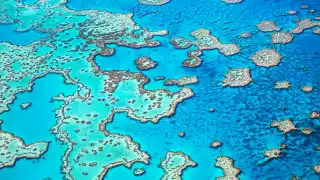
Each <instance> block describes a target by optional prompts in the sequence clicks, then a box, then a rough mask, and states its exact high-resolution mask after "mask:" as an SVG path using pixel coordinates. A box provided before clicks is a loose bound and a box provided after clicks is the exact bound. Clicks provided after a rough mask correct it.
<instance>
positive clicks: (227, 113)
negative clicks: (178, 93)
mask: <svg viewBox="0 0 320 180" xmlns="http://www.w3.org/2000/svg"><path fill="white" fill-rule="evenodd" d="M304 4H307V5H309V6H310V7H311V8H312V9H315V10H316V12H315V13H313V14H312V13H310V12H308V10H300V9H299V6H300V5H304ZM67 6H68V7H70V8H73V9H76V10H82V9H100V10H107V11H110V12H120V13H134V17H133V19H134V21H135V22H137V24H138V25H140V26H141V27H145V28H148V29H149V30H152V31H157V30H161V29H167V30H169V36H165V37H160V38H158V39H159V40H160V41H161V43H162V45H161V46H160V47H157V48H142V49H132V48H126V47H116V53H115V55H113V56H111V57H99V56H98V57H96V59H95V60H96V62H97V64H98V65H99V66H100V67H101V68H102V69H106V70H111V69H121V70H128V71H131V72H138V71H139V70H138V69H137V68H136V67H135V66H134V60H135V59H136V58H137V57H139V56H145V55H148V56H150V57H151V58H152V59H154V60H155V61H157V62H158V63H159V65H158V66H157V68H154V69H151V70H149V71H144V72H143V73H144V74H146V75H147V76H148V77H149V78H153V77H156V76H160V75H163V76H165V77H167V78H179V77H181V76H186V75H194V76H198V78H199V83H198V84H196V85H192V86H189V87H191V88H192V89H193V90H194V92H195V96H194V97H193V98H191V99H188V100H186V101H184V102H183V103H181V104H179V105H178V107H177V111H176V114H175V115H174V116H172V117H169V118H163V119H161V120H160V122H159V123H158V124H153V123H140V122H138V121H136V120H133V119H130V118H129V117H126V115H125V114H117V115H116V116H115V118H114V120H113V122H112V123H110V124H107V127H106V128H107V129H108V130H109V131H111V132H116V133H120V134H124V135H129V136H131V137H132V138H133V140H134V141H135V142H137V143H139V144H140V146H141V149H142V150H144V151H146V152H148V154H150V155H151V157H152V158H151V164H150V165H148V166H146V165H143V164H135V165H134V166H133V168H135V167H145V169H146V171H147V172H146V174H145V175H144V176H141V177H135V176H133V168H131V169H127V168H124V167H122V166H120V167H116V168H113V169H111V170H110V171H109V172H108V175H107V176H106V177H105V179H106V180H118V179H121V180H122V179H125V180H130V179H137V180H138V179H139V180H153V179H160V177H161V176H162V175H163V173H164V172H163V171H162V170H161V169H160V168H159V167H158V165H159V163H160V161H161V160H163V159H164V156H165V153H166V152H167V151H182V152H184V153H186V154H188V155H190V157H191V159H192V160H194V161H196V162H197V163H198V166H197V167H196V168H189V169H187V170H186V171H184V173H183V176H182V178H183V180H194V179H199V180H207V179H214V178H216V177H218V176H221V175H222V171H221V170H220V169H218V168H215V167H214V162H215V159H216V157H218V156H222V155H223V156H229V157H231V158H233V159H234V160H235V166H236V167H238V168H240V169H241V170H242V173H241V175H240V176H239V178H240V179H244V180H247V179H248V180H251V179H259V180H260V179H261V180H269V179H270V180H273V179H274V180H282V179H289V178H290V176H291V175H292V174H295V175H297V176H298V177H301V178H302V179H304V180H305V179H306V180H317V179H319V175H317V174H316V173H315V172H314V171H313V170H312V169H311V167H312V165H314V164H317V163H320V154H319V152H317V151H316V150H315V148H316V147H317V146H318V145H320V134H319V131H320V123H319V121H315V120H311V119H309V118H308V116H309V113H310V112H311V111H314V110H319V109H320V98H319V97H320V95H319V94H320V93H319V87H320V78H319V77H320V71H319V67H320V36H319V35H315V34H313V33H312V30H307V31H305V32H304V33H302V34H300V35H298V36H296V37H295V38H294V41H293V42H292V43H290V44H288V45H276V46H274V45H272V44H271V41H270V37H269V34H268V33H261V32H258V31H257V29H256V27H255V25H256V24H258V23H259V22H260V21H262V20H274V21H276V23H277V25H278V26H280V27H283V28H284V31H285V30H287V29H289V28H292V27H293V26H294V23H293V20H294V19H297V18H301V19H303V18H310V17H315V16H320V1H318V0H313V1H310V0H309V1H308V0H300V1H299V0H295V1H294V0H268V1H266V0H244V1H243V3H241V4H234V5H225V4H224V3H222V2H220V1H218V0H215V1H212V0H199V1H192V0H184V1H182V0H172V1H171V2H170V3H168V4H166V5H163V6H160V7H157V6H145V5H139V4H138V3H137V1H136V0H118V1H114V0H105V1H93V0H91V1H89V0H83V1H80V0H69V1H68V3H67ZM290 9H296V10H299V12H298V14H297V15H295V16H284V14H286V12H287V11H288V10H290ZM154 10H157V11H158V12H157V13H154ZM145 12H147V13H146V15H145ZM198 28H208V29H210V30H211V31H212V35H214V36H217V37H219V39H220V40H221V41H222V42H226V43H228V42H232V43H237V44H238V45H239V46H240V48H241V49H242V52H241V53H240V54H237V55H235V56H232V57H225V56H223V55H221V54H220V53H218V51H216V50H213V51H205V52H204V55H202V56H201V58H202V59H203V63H202V65H201V66H200V67H198V68H192V69H190V68H183V67H182V61H183V60H184V59H185V58H186V53H187V50H177V49H173V47H172V45H171V44H170V43H169V39H168V38H171V37H174V36H183V37H187V38H190V39H191V37H190V32H191V31H193V30H196V29H198ZM12 30H13V28H12V27H10V26H9V25H5V28H2V27H1V31H0V35H1V34H6V36H5V37H4V36H2V37H1V38H0V40H1V41H10V42H12V43H14V44H28V43H30V42H32V41H34V40H37V39H39V38H40V36H39V35H38V34H36V33H35V34H33V32H26V33H21V34H22V35H19V36H21V38H19V39H18V40H17V35H16V33H15V32H13V31H12ZM248 31H249V32H252V33H256V34H255V36H254V37H253V38H251V39H247V40H243V39H239V38H238V35H239V34H240V33H242V32H248ZM22 39H25V40H22ZM266 47H274V48H275V49H277V50H278V51H279V52H280V53H281V54H282V56H283V57H284V58H283V59H282V61H281V63H280V64H279V65H278V66H276V67H272V68H268V69H266V68H261V67H257V66H256V65H255V64H253V63H252V61H250V60H248V58H249V57H250V56H252V54H253V53H254V52H256V51H257V50H260V49H262V48H266ZM239 67H249V68H250V69H251V75H252V78H253V82H251V83H250V84H249V85H248V86H246V87H242V88H229V87H227V88H222V87H221V84H222V80H223V79H224V76H223V75H224V74H225V73H226V72H227V71H228V69H229V68H239ZM283 80H287V81H289V82H291V84H292V87H291V88H290V89H285V90H277V89H274V85H275V83H276V82H277V81H283ZM48 82H50V83H48ZM303 85H312V86H313V87H314V88H315V90H314V91H313V92H312V93H308V94H306V93H304V92H302V91H301V90H300V88H301V87H302V86H303ZM53 86H54V87H53ZM145 87H146V88H148V89H155V88H164V87H163V86H162V84H161V82H154V81H152V80H151V82H150V83H149V84H147V85H146V86H145ZM170 89H171V90H177V89H178V88H175V87H170ZM73 91H74V89H72V88H71V89H70V87H69V86H68V87H67V85H65V84H63V79H62V77H60V76H57V75H49V76H47V77H45V78H42V79H40V80H37V81H36V85H35V86H34V90H33V91H32V92H27V93H23V94H20V95H18V97H17V99H16V100H15V102H14V103H13V104H12V105H11V106H10V109H11V110H10V111H9V112H6V113H3V114H2V115H1V116H0V118H1V119H3V120H4V123H3V125H2V129H3V130H5V131H9V132H13V133H14V134H15V135H17V136H19V137H22V138H23V139H24V140H25V141H26V143H32V142H36V141H42V140H46V141H51V143H50V147H49V150H48V152H47V153H46V154H45V155H44V156H43V158H42V159H40V160H25V159H23V160H19V161H18V162H17V164H16V165H15V166H14V167H12V168H4V169H2V170H0V179H10V180H11V179H12V180H20V179H24V177H25V176H24V175H25V174H27V173H28V175H29V177H30V178H28V179H32V180H38V179H39V180H40V179H43V178H45V177H51V178H52V179H53V180H55V179H61V177H62V175H61V174H60V165H61V162H60V157H61V155H62V153H63V150H64V148H65V147H63V146H62V145H60V144H59V142H56V141H55V140H54V136H52V135H50V133H49V131H48V130H49V128H50V127H52V126H53V125H54V123H55V121H56V119H55V118H54V116H53V113H52V109H54V108H56V107H58V105H59V103H57V102H55V103H51V102H50V99H51V97H52V96H55V95H57V94H59V93H61V92H63V93H67V94H68V93H72V92H73ZM25 101H30V102H32V106H31V107H30V108H28V109H27V110H21V109H20V107H19V105H20V104H21V103H22V102H25ZM283 107H285V108H286V109H285V110H283V109H282V108H283ZM209 108H214V109H215V112H214V113H209V112H208V110H209ZM286 118H289V119H291V120H292V121H293V122H294V123H295V124H296V126H297V127H298V128H303V127H310V128H312V129H313V130H314V131H315V133H313V134H312V135H310V136H305V135H302V134H301V133H299V132H293V133H290V134H289V135H286V136H285V135H283V134H282V133H281V132H278V131H277V130H276V129H274V128H268V127H269V125H270V123H271V122H272V120H281V119H286ZM16 124H19V126H17V125H16ZM35 124H36V125H37V126H35ZM180 131H183V132H185V133H186V136H185V137H184V138H180V137H178V136H177V133H178V132H180ZM216 139H217V140H220V141H222V142H223V146H222V147H220V148H218V149H212V148H209V145H210V143H211V141H212V140H216ZM155 142H156V143H155ZM283 142H285V143H286V144H287V146H288V148H287V149H286V151H285V153H284V154H283V155H282V156H281V157H280V158H278V159H274V160H272V161H269V162H264V161H263V159H264V157H263V152H264V150H265V149H271V148H277V147H279V146H280V144H281V143H283ZM39 169H41V170H39ZM39 172H41V173H39ZM1 177H2V178H1ZM8 177H10V178H8Z"/></svg>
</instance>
